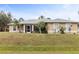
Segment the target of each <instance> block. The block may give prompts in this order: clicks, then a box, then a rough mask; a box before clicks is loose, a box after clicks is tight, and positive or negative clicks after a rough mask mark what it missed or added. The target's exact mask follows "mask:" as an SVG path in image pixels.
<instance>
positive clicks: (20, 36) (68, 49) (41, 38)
mask: <svg viewBox="0 0 79 59" xmlns="http://www.w3.org/2000/svg"><path fill="white" fill-rule="evenodd" d="M0 53H79V35H78V34H75V35H73V34H34V33H32V34H26V33H9V32H0Z"/></svg>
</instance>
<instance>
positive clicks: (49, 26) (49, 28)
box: [47, 23, 53, 33]
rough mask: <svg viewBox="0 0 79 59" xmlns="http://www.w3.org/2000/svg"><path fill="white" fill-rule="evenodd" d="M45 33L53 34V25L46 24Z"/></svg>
mask: <svg viewBox="0 0 79 59" xmlns="http://www.w3.org/2000/svg"><path fill="white" fill-rule="evenodd" d="M47 32H48V33H53V23H48V24H47Z"/></svg>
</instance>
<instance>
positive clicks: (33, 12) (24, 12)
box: [0, 4, 79, 21]
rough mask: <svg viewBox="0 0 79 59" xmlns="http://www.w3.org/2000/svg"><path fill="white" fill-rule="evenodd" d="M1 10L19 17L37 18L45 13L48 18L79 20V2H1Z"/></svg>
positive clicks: (26, 18)
mask: <svg viewBox="0 0 79 59" xmlns="http://www.w3.org/2000/svg"><path fill="white" fill-rule="evenodd" d="M1 10H3V11H5V12H10V13H11V14H12V16H13V18H17V19H19V18H20V17H22V18H24V19H25V20H28V19H36V18H38V17H39V16H41V15H43V16H44V17H46V18H47V17H49V18H52V19H55V18H62V19H70V20H77V21H79V14H78V11H79V4H0V11H1Z"/></svg>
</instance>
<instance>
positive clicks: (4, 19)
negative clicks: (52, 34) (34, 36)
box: [0, 11, 24, 32]
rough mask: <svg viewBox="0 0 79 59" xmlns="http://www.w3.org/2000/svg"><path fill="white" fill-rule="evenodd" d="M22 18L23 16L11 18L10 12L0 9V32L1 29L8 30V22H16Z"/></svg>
mask: <svg viewBox="0 0 79 59" xmlns="http://www.w3.org/2000/svg"><path fill="white" fill-rule="evenodd" d="M22 20H24V19H23V18H19V20H18V19H16V18H13V16H12V14H11V13H10V12H4V11H0V32H1V31H9V25H8V24H9V23H11V22H18V21H22Z"/></svg>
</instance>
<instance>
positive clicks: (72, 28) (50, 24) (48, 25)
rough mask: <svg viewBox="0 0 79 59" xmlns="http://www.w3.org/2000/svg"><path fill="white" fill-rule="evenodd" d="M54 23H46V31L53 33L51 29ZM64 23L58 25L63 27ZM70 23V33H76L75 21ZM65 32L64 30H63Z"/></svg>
mask: <svg viewBox="0 0 79 59" xmlns="http://www.w3.org/2000/svg"><path fill="white" fill-rule="evenodd" d="M54 24H55V23H48V24H47V31H48V33H53V32H54V31H53V25H54ZM66 24H67V23H59V26H63V27H65V28H66ZM71 24H72V27H71V31H70V32H71V33H77V31H78V28H77V23H71ZM65 32H66V31H65Z"/></svg>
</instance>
